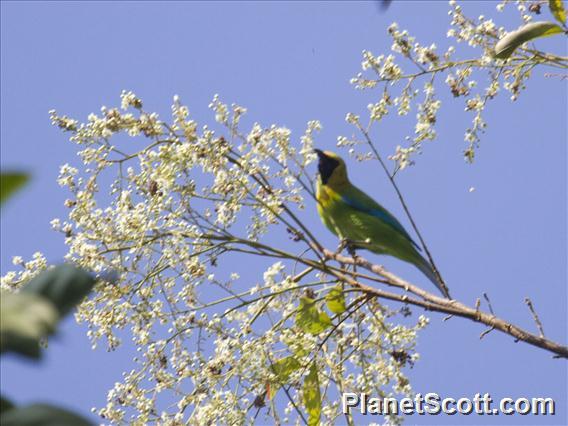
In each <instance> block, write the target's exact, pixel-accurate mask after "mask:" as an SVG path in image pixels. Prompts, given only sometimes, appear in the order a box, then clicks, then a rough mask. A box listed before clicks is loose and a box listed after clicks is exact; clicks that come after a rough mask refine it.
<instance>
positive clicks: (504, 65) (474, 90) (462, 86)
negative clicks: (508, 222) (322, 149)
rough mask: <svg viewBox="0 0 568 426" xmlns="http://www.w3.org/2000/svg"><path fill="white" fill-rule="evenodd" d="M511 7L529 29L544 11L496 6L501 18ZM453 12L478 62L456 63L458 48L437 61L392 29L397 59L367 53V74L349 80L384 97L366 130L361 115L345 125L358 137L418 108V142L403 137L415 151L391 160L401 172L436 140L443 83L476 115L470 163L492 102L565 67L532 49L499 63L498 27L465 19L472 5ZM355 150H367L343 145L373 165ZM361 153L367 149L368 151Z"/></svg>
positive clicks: (520, 0)
mask: <svg viewBox="0 0 568 426" xmlns="http://www.w3.org/2000/svg"><path fill="white" fill-rule="evenodd" d="M508 3H515V4H516V9H517V12H518V13H519V14H520V19H521V24H526V23H527V22H530V21H531V20H532V15H531V14H533V13H539V10H540V6H539V5H538V2H529V1H526V0H517V1H515V2H512V1H509V0H505V1H503V2H502V3H500V4H499V5H498V6H497V10H498V11H499V12H502V11H504V9H505V6H506V5H507V4H508ZM449 6H450V9H449V12H448V14H449V17H450V28H449V30H448V31H447V36H448V38H450V39H452V40H454V41H455V42H456V43H457V44H458V45H459V44H465V45H467V47H469V48H474V49H475V51H476V52H477V54H475V55H473V57H470V58H468V59H458V58H456V56H457V53H456V46H452V45H451V46H449V47H448V48H447V49H446V51H445V52H440V53H438V52H437V46H436V45H435V44H429V45H421V44H420V43H418V42H417V41H416V38H415V37H413V36H411V35H410V34H409V32H408V31H407V30H401V29H399V26H398V24H397V23H393V24H391V25H390V26H389V27H388V29H387V33H388V34H389V36H390V37H391V38H392V46H391V51H392V52H393V53H392V54H380V55H374V54H373V53H371V52H370V51H369V50H364V51H363V54H362V56H363V59H362V62H361V69H362V72H361V73H359V74H357V76H356V77H354V78H352V79H351V83H352V84H353V85H354V86H355V88H357V89H360V90H365V89H375V90H377V91H378V93H379V99H378V100H377V101H376V102H372V103H370V104H369V105H368V110H369V121H368V124H367V125H366V126H365V125H363V124H362V123H361V122H360V120H359V119H357V120H356V121H355V120H353V117H355V116H356V115H355V114H352V117H348V120H347V121H348V122H350V123H351V124H354V125H355V126H356V127H359V128H360V129H365V130H366V131H367V132H369V131H370V129H371V126H372V125H373V124H377V123H378V122H380V121H382V120H384V119H385V117H386V116H387V115H388V112H389V109H390V108H392V107H394V108H396V109H397V112H398V115H400V116H406V115H408V113H409V112H410V111H411V110H412V109H413V108H416V110H417V114H416V122H415V124H414V136H413V137H410V136H406V137H403V135H401V137H400V138H401V139H405V140H406V141H410V146H407V147H404V146H401V145H400V144H399V145H398V146H397V148H396V153H395V154H393V155H391V156H390V158H391V159H392V160H393V161H395V162H396V165H395V171H396V170H401V169H404V168H405V167H407V166H409V165H411V164H413V160H412V159H411V157H413V156H415V155H417V154H419V153H420V152H421V151H422V142H423V141H424V140H434V139H436V137H437V133H436V130H435V124H436V123H437V113H438V111H439V109H440V107H441V102H440V100H439V99H438V98H436V97H435V96H434V87H441V86H442V84H441V83H442V82H445V84H446V85H447V87H448V88H449V90H450V93H451V94H452V95H453V96H454V97H456V98H462V99H463V102H464V109H465V110H466V111H469V112H471V113H473V118H472V121H471V126H470V127H469V128H467V129H466V130H465V136H464V139H465V142H466V143H467V146H466V148H465V150H464V157H465V159H466V160H467V161H473V158H474V156H475V150H476V148H477V147H478V145H479V141H480V139H481V134H482V133H483V132H484V131H485V128H486V126H487V124H486V122H485V121H484V119H483V116H482V114H483V112H484V109H485V106H486V104H487V102H488V101H489V100H491V99H493V98H494V97H495V96H497V95H498V92H499V89H500V88H501V87H502V88H504V89H505V90H508V91H509V92H511V100H513V101H514V100H516V99H517V98H518V96H519V95H520V92H521V91H522V90H523V89H525V82H526V80H527V79H528V78H529V77H530V76H531V72H532V70H533V68H534V67H535V66H537V65H540V64H549V65H555V64H554V61H557V63H556V65H558V60H563V61H564V67H565V58H564V59H562V58H560V57H554V55H552V56H551V55H550V54H545V53H544V52H538V51H534V50H532V49H529V48H528V47H523V48H520V49H518V52H517V53H516V54H515V55H516V56H514V57H513V58H512V59H509V60H508V61H503V60H500V59H495V58H494V47H495V44H496V43H497V41H498V40H499V39H500V38H502V37H503V36H504V35H505V34H506V32H507V30H506V29H505V28H503V27H497V25H496V24H495V22H494V21H493V20H492V19H489V18H487V17H485V16H484V15H480V16H478V17H477V18H470V17H468V16H467V15H466V14H465V13H464V9H467V7H468V5H467V2H463V6H462V4H459V3H458V2H457V1H455V0H451V1H450V2H449ZM508 30H509V31H511V30H513V29H508ZM462 50H463V51H464V53H465V52H468V53H467V54H468V55H469V54H470V53H469V52H471V49H462ZM460 52H461V51H460ZM402 62H404V63H405V64H408V65H409V67H410V68H408V67H406V66H405V71H403V66H402V64H401V63H402ZM485 76H487V77H488V78H487V77H485ZM421 79H425V81H424V83H423V84H422V87H421V89H418V88H416V87H415V86H416V85H417V84H418V82H419V81H420V80H421ZM478 80H479V81H486V80H488V83H487V85H486V86H485V87H478V83H477V81H478ZM421 92H422V93H424V95H425V99H424V100H423V101H419V100H418V99H417V98H418V95H419V94H420V93H421ZM357 145H361V144H360V143H359V142H357V140H356V139H355V138H353V137H352V138H347V137H345V136H341V137H339V138H338V146H344V147H347V148H348V149H349V153H350V155H352V156H355V157H356V158H359V159H367V158H374V157H373V156H369V155H367V154H366V153H365V152H363V153H357V151H356V146H357ZM362 145H363V147H364V146H365V145H366V144H362ZM363 149H364V148H363Z"/></svg>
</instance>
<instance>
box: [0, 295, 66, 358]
mask: <svg viewBox="0 0 568 426" xmlns="http://www.w3.org/2000/svg"><path fill="white" fill-rule="evenodd" d="M0 307H1V308H0V352H8V351H11V352H17V353H19V354H22V355H26V356H29V357H32V358H38V357H39V355H40V350H39V339H40V338H41V337H44V336H47V335H49V334H51V333H53V331H54V330H55V325H56V324H57V321H58V319H59V315H58V314H57V310H56V309H55V307H54V306H53V304H52V303H51V302H49V301H48V300H46V299H45V298H43V297H41V296H38V295H36V294H32V293H21V292H20V293H3V294H2V297H1V298H0Z"/></svg>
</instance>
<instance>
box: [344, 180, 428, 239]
mask: <svg viewBox="0 0 568 426" xmlns="http://www.w3.org/2000/svg"><path fill="white" fill-rule="evenodd" d="M341 199H342V200H343V202H345V203H346V204H347V205H349V206H350V207H351V208H354V209H355V210H358V211H360V212H362V213H366V214H368V215H371V216H373V217H376V218H377V219H379V220H381V221H382V222H384V223H387V224H388V225H390V226H392V227H393V228H394V229H396V230H397V231H398V232H400V233H401V234H402V235H404V236H405V237H406V238H408V240H409V241H410V242H411V243H412V244H414V246H415V247H416V248H417V249H418V250H421V249H420V247H419V246H418V244H416V243H415V242H414V240H413V239H412V238H411V237H410V235H409V234H408V232H406V229H404V227H403V226H402V225H401V224H400V222H399V221H398V220H396V218H395V217H394V216H393V215H392V214H391V213H390V212H389V211H388V210H387V209H385V208H384V207H382V206H381V205H380V204H379V203H377V202H376V201H375V200H373V199H372V198H371V197H369V196H368V195H367V194H365V193H364V192H363V191H361V190H360V189H358V188H356V187H352V188H351V189H350V190H349V191H345V192H343V193H341Z"/></svg>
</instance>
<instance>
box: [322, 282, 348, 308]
mask: <svg viewBox="0 0 568 426" xmlns="http://www.w3.org/2000/svg"><path fill="white" fill-rule="evenodd" d="M325 301H326V303H327V307H328V309H329V310H330V311H331V312H333V313H334V314H342V313H343V312H345V310H346V309H347V308H346V307H345V294H344V293H343V289H342V288H341V286H340V285H338V286H336V287H333V288H332V289H331V290H329V293H327V294H326V296H325Z"/></svg>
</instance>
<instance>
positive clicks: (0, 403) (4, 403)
mask: <svg viewBox="0 0 568 426" xmlns="http://www.w3.org/2000/svg"><path fill="white" fill-rule="evenodd" d="M14 407H15V405H14V404H13V403H12V401H10V400H9V399H7V398H4V397H3V396H0V415H1V414H2V413H4V412H6V411H8V410H11V409H12V408H14Z"/></svg>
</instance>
